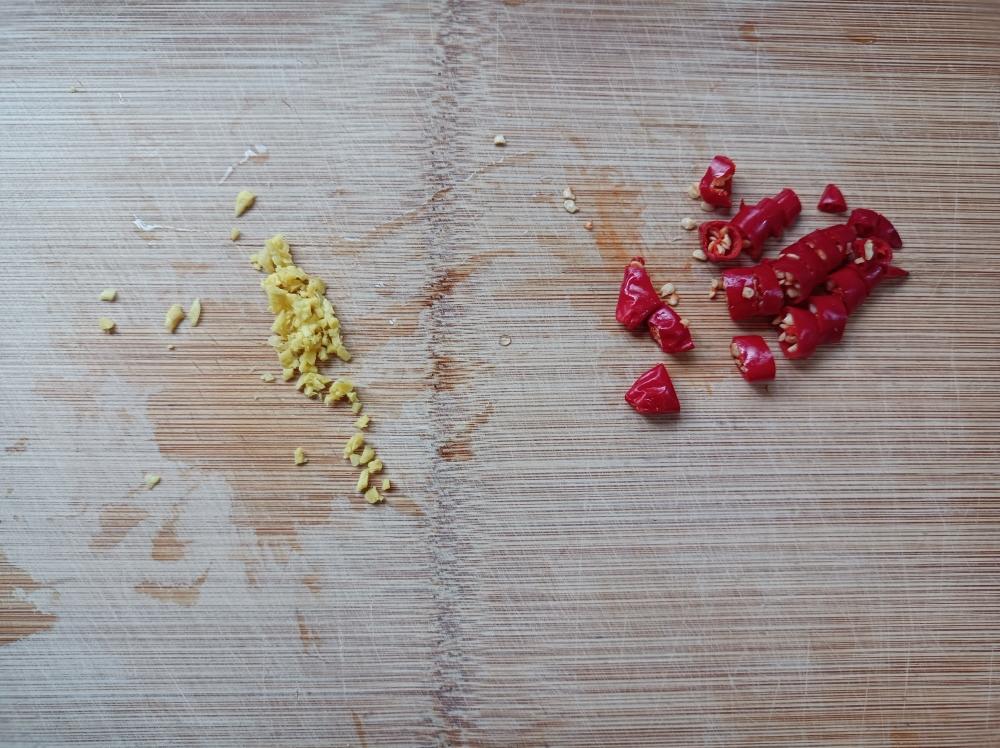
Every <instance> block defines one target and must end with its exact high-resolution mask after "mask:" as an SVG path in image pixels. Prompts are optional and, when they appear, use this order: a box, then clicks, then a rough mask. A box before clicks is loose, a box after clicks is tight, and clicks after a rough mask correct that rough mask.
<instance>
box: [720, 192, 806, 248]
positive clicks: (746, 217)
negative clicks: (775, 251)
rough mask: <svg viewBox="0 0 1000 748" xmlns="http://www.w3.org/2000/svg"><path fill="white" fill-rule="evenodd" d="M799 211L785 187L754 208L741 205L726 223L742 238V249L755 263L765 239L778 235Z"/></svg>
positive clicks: (800, 206) (795, 197)
mask: <svg viewBox="0 0 1000 748" xmlns="http://www.w3.org/2000/svg"><path fill="white" fill-rule="evenodd" d="M801 211H802V203H801V202H800V201H799V196H798V195H796V194H795V191H794V190H791V189H788V188H787V187H786V188H785V189H783V190H781V192H779V193H778V194H777V195H775V196H774V197H773V198H768V197H765V198H764V199H763V200H761V201H760V202H759V203H757V204H756V205H746V204H741V205H740V209H739V210H738V211H737V212H736V215H735V216H733V220H731V221H730V222H729V224H730V225H731V226H733V227H734V228H735V229H736V230H737V231H738V232H739V233H740V235H741V236H742V237H743V249H744V250H746V251H747V252H748V253H749V255H750V257H752V258H753V259H754V260H758V259H760V256H761V255H762V254H763V253H764V243H765V242H766V241H767V239H768V238H769V237H772V236H781V235H782V233H783V232H784V230H785V229H786V228H788V226H789V225H790V224H791V222H792V221H793V220H795V217H796V216H797V215H798V214H799V213H800V212H801Z"/></svg>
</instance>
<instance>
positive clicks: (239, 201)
mask: <svg viewBox="0 0 1000 748" xmlns="http://www.w3.org/2000/svg"><path fill="white" fill-rule="evenodd" d="M256 200H257V196H256V195H255V194H253V193H252V192H250V191H249V190H240V193H239V194H238V195H237V196H236V217H237V218H239V217H240V216H241V215H243V214H244V213H246V212H247V211H248V210H250V208H251V207H252V206H253V204H254V202H255V201H256Z"/></svg>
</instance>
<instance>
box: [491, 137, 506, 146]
mask: <svg viewBox="0 0 1000 748" xmlns="http://www.w3.org/2000/svg"><path fill="white" fill-rule="evenodd" d="M493 145H495V146H505V145H507V138H505V137H504V136H503V135H494V136H493Z"/></svg>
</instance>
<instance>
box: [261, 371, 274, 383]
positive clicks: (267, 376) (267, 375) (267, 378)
mask: <svg viewBox="0 0 1000 748" xmlns="http://www.w3.org/2000/svg"><path fill="white" fill-rule="evenodd" d="M260 381H262V382H273V381H274V374H272V373H271V372H269V371H265V372H264V373H263V374H261V375H260Z"/></svg>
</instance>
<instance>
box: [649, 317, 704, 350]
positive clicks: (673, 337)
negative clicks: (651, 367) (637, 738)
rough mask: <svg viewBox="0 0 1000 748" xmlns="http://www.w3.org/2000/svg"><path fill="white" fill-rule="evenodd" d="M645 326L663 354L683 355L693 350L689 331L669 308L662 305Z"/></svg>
mask: <svg viewBox="0 0 1000 748" xmlns="http://www.w3.org/2000/svg"><path fill="white" fill-rule="evenodd" d="M646 324H647V325H648V326H649V334H650V335H651V336H652V338H653V340H655V341H656V344H657V345H659V346H660V350H661V351H663V352H664V353H683V352H684V351H690V350H691V349H693V348H694V341H693V340H691V331H690V330H688V328H687V325H685V324H684V323H683V322H682V321H681V317H680V315H679V314H677V312H675V311H674V310H673V309H671V308H670V307H669V306H666V305H663V306H661V307H660V308H659V309H657V310H656V311H655V312H653V316H651V317H650V318H649V321H648V322H647V323H646Z"/></svg>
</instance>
